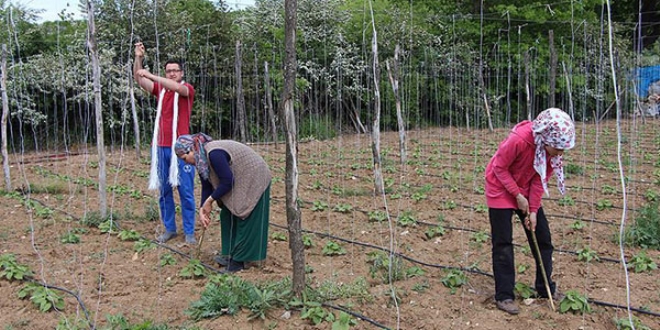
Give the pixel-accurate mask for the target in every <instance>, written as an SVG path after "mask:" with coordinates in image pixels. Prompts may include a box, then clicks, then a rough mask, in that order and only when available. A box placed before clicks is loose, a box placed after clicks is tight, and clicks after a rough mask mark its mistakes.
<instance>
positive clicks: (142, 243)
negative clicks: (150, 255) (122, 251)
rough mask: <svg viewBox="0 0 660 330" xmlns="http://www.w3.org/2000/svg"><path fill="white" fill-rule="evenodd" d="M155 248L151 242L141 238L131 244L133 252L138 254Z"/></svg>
mask: <svg viewBox="0 0 660 330" xmlns="http://www.w3.org/2000/svg"><path fill="white" fill-rule="evenodd" d="M155 247H156V245H155V244H154V243H153V242H151V241H150V240H146V239H143V238H141V239H140V240H138V241H137V242H135V244H133V250H134V251H135V252H137V253H140V252H142V251H145V250H150V249H153V248H155Z"/></svg>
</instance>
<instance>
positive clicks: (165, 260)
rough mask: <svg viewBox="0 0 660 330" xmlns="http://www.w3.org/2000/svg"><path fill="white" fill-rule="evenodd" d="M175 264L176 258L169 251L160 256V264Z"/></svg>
mask: <svg viewBox="0 0 660 330" xmlns="http://www.w3.org/2000/svg"><path fill="white" fill-rule="evenodd" d="M167 265H176V259H175V258H174V256H173V255H172V254H171V253H165V254H162V255H161V256H160V266H161V267H163V266H167Z"/></svg>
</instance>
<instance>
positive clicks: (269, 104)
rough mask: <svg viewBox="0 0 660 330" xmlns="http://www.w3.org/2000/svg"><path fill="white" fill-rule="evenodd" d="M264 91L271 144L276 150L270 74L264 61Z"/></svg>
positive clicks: (275, 127)
mask: <svg viewBox="0 0 660 330" xmlns="http://www.w3.org/2000/svg"><path fill="white" fill-rule="evenodd" d="M264 89H265V93H266V95H265V98H266V109H268V117H269V121H270V131H271V134H272V135H273V136H272V138H273V142H274V143H275V147H276V148H277V126H275V111H274V110H273V96H272V94H271V91H270V73H268V62H267V61H264Z"/></svg>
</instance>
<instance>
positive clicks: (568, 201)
mask: <svg viewBox="0 0 660 330" xmlns="http://www.w3.org/2000/svg"><path fill="white" fill-rule="evenodd" d="M557 204H558V205H559V206H574V205H575V201H574V200H573V198H572V197H571V196H569V195H564V196H562V198H560V199H559V200H557Z"/></svg>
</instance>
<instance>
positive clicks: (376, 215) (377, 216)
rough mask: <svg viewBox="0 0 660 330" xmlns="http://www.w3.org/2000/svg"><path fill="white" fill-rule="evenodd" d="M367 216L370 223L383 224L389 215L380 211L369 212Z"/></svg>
mask: <svg viewBox="0 0 660 330" xmlns="http://www.w3.org/2000/svg"><path fill="white" fill-rule="evenodd" d="M367 214H368V216H369V221H372V222H383V221H385V220H387V213H385V212H384V211H379V210H376V211H369V212H368V213H367Z"/></svg>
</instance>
